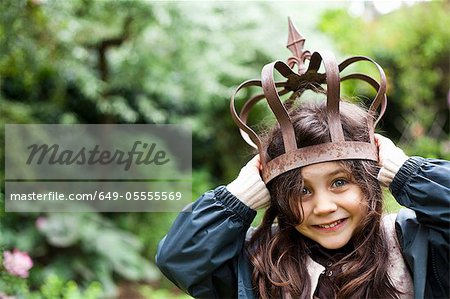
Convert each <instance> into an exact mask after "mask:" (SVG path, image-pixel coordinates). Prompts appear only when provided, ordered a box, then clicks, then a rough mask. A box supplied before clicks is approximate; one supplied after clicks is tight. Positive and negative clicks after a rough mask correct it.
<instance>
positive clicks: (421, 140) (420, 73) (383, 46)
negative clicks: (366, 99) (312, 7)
mask: <svg viewBox="0 0 450 299" xmlns="http://www.w3.org/2000/svg"><path fill="white" fill-rule="evenodd" d="M449 12H450V10H449V3H448V1H433V2H426V3H420V4H418V5H414V6H411V7H405V8H402V9H400V10H398V11H395V12H392V13H390V14H387V15H380V16H377V17H375V18H373V19H370V18H369V19H368V18H366V19H363V18H360V17H354V16H351V15H350V14H348V13H347V12H346V11H344V10H333V11H328V12H326V13H325V14H324V15H323V16H322V21H321V24H320V28H321V29H322V30H323V31H325V32H327V33H328V34H330V35H331V36H333V38H334V40H335V41H336V45H337V46H338V47H339V48H340V49H341V50H342V51H343V52H344V53H348V54H353V55H355V54H363V55H367V56H370V57H373V58H374V59H375V60H376V61H378V62H379V63H380V64H381V65H382V66H383V68H384V69H385V72H386V74H387V76H388V109H387V112H386V114H385V117H384V119H383V124H384V128H385V130H386V131H387V132H388V133H389V136H391V137H394V138H397V139H400V142H401V145H402V146H403V147H405V148H407V151H408V152H410V154H415V155H424V156H431V157H441V158H450V151H449V150H448V147H446V146H445V142H446V141H447V140H448V139H449V136H450V135H449V134H450V133H449V129H450V121H449V116H450V113H449V106H448V103H447V102H448V101H447V96H448V92H449V90H450V89H449V82H450V73H449V60H448V57H450V48H449V47H448V41H449V40H450V30H448V28H450V14H449ZM369 33H370V34H369ZM353 88H355V86H353ZM366 94H367V93H366ZM368 96H370V94H368Z"/></svg>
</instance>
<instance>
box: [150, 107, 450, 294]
mask: <svg viewBox="0 0 450 299" xmlns="http://www.w3.org/2000/svg"><path fill="white" fill-rule="evenodd" d="M326 109H327V108H326V104H325V103H322V102H317V101H315V102H307V103H303V104H300V105H299V106H298V107H297V108H295V109H293V110H292V111H291V112H290V117H291V119H292V123H293V125H294V131H295V137H296V141H297V146H298V147H299V148H301V147H306V146H310V145H318V144H322V143H325V142H330V137H329V136H330V130H329V128H328V125H327V121H326ZM369 117H370V116H369V114H368V113H367V112H366V111H365V110H363V109H361V108H359V107H358V106H357V105H355V104H350V103H346V102H342V101H341V102H340V118H341V123H342V128H343V132H344V136H345V140H351V141H363V142H368V141H369V132H368V128H367V125H366V123H367V118H369ZM375 142H376V144H377V147H378V158H379V159H378V165H377V163H376V162H373V161H368V160H338V161H328V162H322V163H317V164H312V165H308V166H304V167H300V168H297V169H293V170H290V171H287V172H285V173H283V174H281V175H279V176H277V177H275V178H274V179H273V180H271V181H270V182H269V183H268V184H267V186H266V185H265V184H264V183H263V181H262V179H261V176H260V170H261V163H260V161H259V156H255V157H254V158H253V159H252V160H251V161H250V162H249V163H248V164H247V165H246V166H244V167H243V168H242V170H241V172H240V173H239V175H238V177H237V178H236V179H235V180H234V181H233V182H231V183H230V184H228V185H227V186H221V187H218V188H216V189H215V190H213V191H209V192H206V193H205V194H204V195H203V196H201V197H200V198H199V199H198V200H197V201H195V202H194V203H193V204H192V212H182V213H180V215H179V216H178V218H177V219H176V220H175V222H174V224H173V226H172V228H171V229H170V231H169V233H168V234H167V236H166V237H165V238H164V239H163V240H162V241H161V242H160V245H159V248H158V254H157V256H156V263H157V265H158V266H159V267H160V269H161V271H162V272H163V273H164V274H165V275H166V276H167V277H168V278H169V279H170V280H171V281H173V282H174V283H175V284H176V285H177V286H178V287H179V288H181V289H182V290H184V291H185V292H187V293H189V294H190V295H192V296H193V297H195V298H321V299H328V298H411V297H413V296H414V297H415V298H449V296H450V294H449V288H450V287H449V273H448V269H449V233H450V232H449V231H450V229H449V228H450V219H449V218H450V213H449V211H450V210H449V207H450V189H449V186H450V162H447V161H442V160H433V159H423V158H419V157H411V158H409V157H407V156H406V155H405V154H404V153H403V151H402V150H401V149H399V148H397V147H396V146H395V145H394V144H393V143H392V142H391V141H390V140H389V139H387V138H385V137H383V136H381V135H377V134H376V135H375ZM264 148H265V149H266V152H267V156H268V157H269V158H270V159H273V158H275V157H277V156H279V155H281V154H282V153H283V152H284V147H283V139H282V132H281V130H280V128H279V126H276V127H275V128H274V129H273V130H272V131H271V132H270V133H269V134H268V136H267V138H266V140H265V142H264ZM380 184H381V185H383V186H388V187H389V188H390V191H391V193H392V194H393V196H394V197H395V198H396V200H397V201H398V203H399V204H401V205H403V206H404V207H406V209H402V210H401V211H400V212H399V213H398V215H396V216H395V215H393V216H383V214H382V212H383V198H382V190H381V187H380ZM267 206H268V208H267V210H266V212H265V214H264V218H263V220H262V223H261V225H260V226H259V227H258V228H256V229H253V228H249V227H250V224H251V222H252V221H253V219H254V217H255V215H256V210H257V209H259V208H263V207H267Z"/></svg>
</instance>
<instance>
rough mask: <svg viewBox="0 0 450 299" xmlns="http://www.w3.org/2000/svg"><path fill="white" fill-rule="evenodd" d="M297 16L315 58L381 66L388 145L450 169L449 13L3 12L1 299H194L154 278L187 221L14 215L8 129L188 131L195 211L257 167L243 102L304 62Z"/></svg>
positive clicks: (285, 9)
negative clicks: (290, 46)
mask: <svg viewBox="0 0 450 299" xmlns="http://www.w3.org/2000/svg"><path fill="white" fill-rule="evenodd" d="M288 16H290V17H291V18H292V20H293V22H294V23H295V25H296V26H297V28H298V29H299V31H300V32H301V33H302V34H303V35H304V36H305V37H306V46H305V47H306V48H307V49H310V50H319V49H331V50H332V51H334V53H335V54H336V56H337V57H338V58H340V59H343V58H345V57H347V56H352V55H366V56H370V57H372V58H373V59H374V60H375V61H377V62H378V63H379V64H380V65H381V66H383V68H384V70H385V72H386V74H387V76H388V109H387V112H386V114H385V116H384V118H383V120H382V123H381V126H380V132H382V133H383V134H385V135H387V136H389V137H390V138H392V139H393V140H394V141H395V142H397V143H398V144H399V146H400V147H402V148H403V149H404V150H405V151H406V152H407V153H408V154H409V155H420V156H425V157H435V158H445V159H450V140H449V139H450V138H449V126H450V125H449V113H450V112H449V106H450V93H449V81H450V76H449V68H450V47H449V42H450V1H432V2H419V1H372V2H361V1H348V2H338V1H337V2H318V1H314V2H312V1H311V2H307V1H301V2H295V1H289V2H279V1H277V2H267V1H255V2H253V1H252V2H234V1H231V2H216V1H214V2H213V1H211V2H193V1H185V2H171V1H162V2H156V1H155V2H153V1H112V0H111V1H106V0H98V1H88V0H73V1H50V0H47V1H46V0H28V1H25V0H4V1H1V2H0V119H1V123H0V126H1V128H0V135H1V137H2V138H1V139H2V142H1V144H0V160H1V166H2V167H1V168H0V177H1V192H0V207H1V208H0V217H1V218H0V219H1V222H0V252H1V253H2V254H1V255H0V298H9V297H7V296H11V298H51V299H53V298H70V299H74V298H189V297H187V296H185V295H183V294H181V293H180V291H178V290H177V289H176V287H175V286H174V285H173V284H171V283H170V282H168V281H167V280H165V279H164V277H163V276H162V274H161V273H160V272H159V271H158V270H157V269H156V268H155V266H154V256H155V253H156V248H157V243H158V241H159V240H160V239H161V238H162V237H163V236H164V234H165V233H166V232H167V230H168V228H169V227H170V224H171V223H172V221H173V219H174V217H175V216H176V213H52V214H48V213H47V214H46V213H23V214H21V213H5V212H4V162H5V161H4V141H3V140H4V133H5V131H4V127H5V124H76V123H89V124H103V123H120V124H140V123H147V124H165V123H175V124H189V125H190V126H192V128H193V136H192V137H193V157H192V162H193V185H192V187H193V192H192V199H193V200H194V199H195V198H197V197H198V196H199V195H201V194H202V193H203V192H204V191H206V190H209V189H212V188H214V187H215V186H217V185H219V184H226V183H227V182H229V181H230V180H232V179H233V178H234V177H235V175H236V174H237V173H238V171H239V169H240V167H241V166H242V165H243V164H244V163H245V162H246V161H247V160H248V159H249V157H250V155H251V150H250V149H249V148H248V146H246V144H245V143H244V142H243V141H242V140H241V137H240V135H239V133H238V130H237V127H236V126H235V125H234V123H233V121H232V119H231V117H230V114H229V98H230V96H231V94H232V92H233V90H234V89H235V88H236V87H237V85H238V84H240V83H241V82H242V81H244V80H247V79H251V78H258V77H259V76H260V71H261V68H262V66H263V65H265V64H266V63H269V62H271V61H273V60H275V59H279V60H286V59H287V58H288V57H289V56H290V52H289V51H288V50H287V49H286V48H285V45H286V41H287V17H288ZM369 71H370V70H369ZM344 91H345V92H346V93H348V94H349V95H351V94H353V93H355V92H356V93H357V94H359V95H360V96H361V97H367V98H370V97H373V93H372V91H371V90H370V89H368V88H367V86H358V85H355V83H350V84H347V85H346V86H345V89H344ZM394 209H395V208H394ZM13 257H14V258H15V259H12V258H13ZM14 261H15V262H16V263H18V264H19V266H20V265H22V267H25V271H22V272H17V271H16V272H14V271H12V270H11V262H14ZM31 263H32V267H31V269H29V271H27V269H28V268H30V266H31ZM2 296H3V297H2Z"/></svg>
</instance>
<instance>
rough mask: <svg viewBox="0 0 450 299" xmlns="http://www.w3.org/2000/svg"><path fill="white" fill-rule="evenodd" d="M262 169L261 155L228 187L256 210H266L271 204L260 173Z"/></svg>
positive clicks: (245, 167)
mask: <svg viewBox="0 0 450 299" xmlns="http://www.w3.org/2000/svg"><path fill="white" fill-rule="evenodd" d="M261 167H262V166H261V162H260V159H259V155H256V156H255V157H253V159H251V160H250V161H249V162H248V163H247V164H246V165H245V166H244V167H242V169H241V171H240V172H239V175H238V177H237V178H236V179H235V180H234V181H232V182H231V183H229V184H228V185H227V189H228V191H230V192H231V193H232V194H233V195H234V196H236V197H237V198H238V199H239V200H240V201H242V202H243V203H245V204H246V205H247V206H248V207H250V208H252V209H254V210H257V209H261V208H265V207H267V206H268V205H269V203H270V194H269V190H267V188H266V185H265V184H264V182H263V180H262V178H261V175H260V173H259V171H260V170H261Z"/></svg>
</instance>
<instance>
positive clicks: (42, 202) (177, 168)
mask: <svg viewBox="0 0 450 299" xmlns="http://www.w3.org/2000/svg"><path fill="white" fill-rule="evenodd" d="M5 149H6V151H5V176H6V178H5V191H6V201H5V204H6V207H5V208H6V211H22V212H27V211H30V212H31V211H90V210H92V209H94V210H97V211H179V210H181V209H182V208H183V207H184V205H185V204H187V203H189V202H190V199H191V188H192V186H191V181H192V165H191V163H192V162H191V161H192V158H191V157H192V152H191V151H192V137H191V131H190V128H187V127H186V126H184V125H183V126H180V125H119V124H104V125H83V124H76V125H12V124H8V125H6V129H5ZM55 194H57V195H58V196H55Z"/></svg>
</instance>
